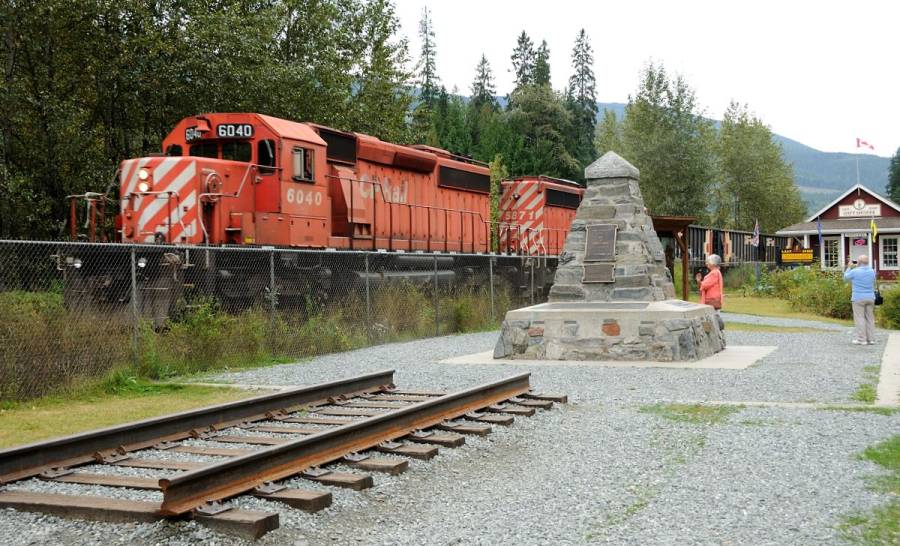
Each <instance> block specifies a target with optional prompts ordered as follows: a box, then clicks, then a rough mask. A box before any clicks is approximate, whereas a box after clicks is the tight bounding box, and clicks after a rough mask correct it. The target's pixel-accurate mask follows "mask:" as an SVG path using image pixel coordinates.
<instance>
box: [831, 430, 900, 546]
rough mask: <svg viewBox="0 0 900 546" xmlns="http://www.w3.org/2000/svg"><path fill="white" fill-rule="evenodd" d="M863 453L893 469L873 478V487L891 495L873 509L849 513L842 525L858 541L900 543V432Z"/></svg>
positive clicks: (846, 532)
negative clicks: (886, 501)
mask: <svg viewBox="0 0 900 546" xmlns="http://www.w3.org/2000/svg"><path fill="white" fill-rule="evenodd" d="M859 457H860V458H861V459H864V460H868V461H871V462H873V463H875V464H877V465H879V466H881V467H882V468H884V469H885V470H887V471H888V472H889V473H888V474H887V475H882V476H878V477H876V478H875V479H873V480H871V482H870V487H871V488H872V489H874V490H876V491H880V492H882V493H887V494H888V495H890V496H891V499H890V500H889V501H888V503H887V504H885V505H883V506H879V507H878V508H875V509H874V510H872V511H871V512H868V513H860V514H854V515H851V516H848V517H846V518H845V519H844V522H843V523H842V524H841V525H840V527H839V529H840V530H841V533H842V534H843V536H844V538H845V539H847V540H848V541H849V542H852V543H854V544H865V545H876V544H900V435H894V436H891V437H890V438H888V439H887V440H885V441H883V442H881V443H878V444H876V445H874V446H871V447H868V448H866V450H865V451H863V452H862V453H861V454H860V455H859Z"/></svg>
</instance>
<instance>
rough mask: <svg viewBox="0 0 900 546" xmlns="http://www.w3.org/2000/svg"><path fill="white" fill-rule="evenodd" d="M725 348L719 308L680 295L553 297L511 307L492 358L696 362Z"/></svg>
mask: <svg viewBox="0 0 900 546" xmlns="http://www.w3.org/2000/svg"><path fill="white" fill-rule="evenodd" d="M724 348H725V336H724V334H723V333H722V330H721V329H720V328H719V325H718V317H716V312H715V310H714V309H713V308H712V307H710V306H708V305H700V304H697V303H689V302H686V301H681V300H663V301H634V302H628V301H622V302H553V303H542V304H540V305H533V306H531V307H525V308H523V309H517V310H514V311H509V312H508V313H507V314H506V320H505V321H504V322H503V326H502V329H501V333H500V339H499V340H498V341H497V345H496V347H495V348H494V358H513V359H515V358H521V359H531V360H652V361H658V362H672V361H692V360H699V359H702V358H706V357H708V356H711V355H713V354H715V353H717V352H719V351H721V350H722V349H724Z"/></svg>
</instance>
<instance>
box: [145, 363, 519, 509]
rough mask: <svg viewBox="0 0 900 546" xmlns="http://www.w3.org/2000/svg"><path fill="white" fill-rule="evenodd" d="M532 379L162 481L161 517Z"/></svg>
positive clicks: (368, 444)
mask: <svg viewBox="0 0 900 546" xmlns="http://www.w3.org/2000/svg"><path fill="white" fill-rule="evenodd" d="M530 375H531V374H529V373H524V374H521V375H516V376H512V377H509V378H507V379H503V380H500V381H495V382H493V383H487V384H484V385H480V386H477V387H473V388H470V389H466V390H463V391H460V392H456V393H451V394H446V395H442V396H438V397H434V398H431V399H429V400H427V401H424V402H420V403H417V404H413V405H411V406H409V407H405V408H402V409H398V410H396V411H391V412H388V413H385V414H382V415H378V416H375V417H370V418H368V419H365V420H361V421H356V422H353V423H351V424H348V425H344V426H341V427H338V428H334V429H331V430H326V431H323V432H320V433H318V434H313V435H310V436H306V437H304V438H301V439H298V440H294V441H292V442H289V443H287V444H282V445H279V446H273V447H271V448H267V449H264V450H261V451H258V452H255V453H252V454H249V455H244V456H242V457H237V458H234V459H231V460H228V461H225V462H223V463H220V464H216V465H211V466H207V467H205V468H202V469H199V470H194V471H189V472H186V473H185V474H182V475H179V476H176V477H174V478H168V479H167V478H163V479H161V480H159V485H160V488H161V489H162V490H163V502H162V505H161V507H160V510H161V513H162V514H163V515H169V516H174V515H179V514H183V513H186V512H188V511H190V510H192V509H193V508H196V507H197V506H200V505H202V504H204V503H206V502H210V501H217V500H222V499H226V498H229V497H233V496H236V495H240V494H242V493H244V492H246V491H249V490H251V489H253V488H255V487H257V486H259V485H261V484H263V483H265V482H268V481H274V480H280V479H283V478H287V477H289V476H293V475H295V474H298V473H300V472H302V471H303V470H306V469H308V468H311V467H314V466H318V465H321V464H325V463H329V462H332V461H335V460H338V459H340V458H341V457H343V456H344V455H346V454H347V453H351V452H355V451H362V450H365V449H371V448H374V447H376V446H378V445H379V444H381V443H383V442H386V441H390V440H395V439H398V438H400V437H402V436H405V435H407V434H409V433H411V432H414V431H416V430H419V429H423V428H428V427H432V426H435V425H438V424H440V423H442V422H443V421H445V420H448V419H454V418H457V417H461V416H463V415H465V414H467V413H469V412H472V411H474V410H477V409H481V408H484V407H487V406H490V405H493V404H496V403H498V402H501V401H503V400H507V399H509V398H513V397H515V396H519V395H521V394H525V393H527V392H528V390H529V381H528V379H529V377H530Z"/></svg>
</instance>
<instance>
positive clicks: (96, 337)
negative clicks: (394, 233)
mask: <svg viewBox="0 0 900 546" xmlns="http://www.w3.org/2000/svg"><path fill="white" fill-rule="evenodd" d="M489 290H490V287H489V286H484V285H476V284H465V285H457V286H453V287H443V288H441V289H440V290H439V291H438V292H437V295H436V296H437V297H435V293H434V292H433V291H430V290H428V289H427V288H426V287H422V286H416V285H414V284H411V283H405V282H403V283H392V284H386V285H383V286H381V287H378V288H375V289H373V290H372V292H371V293H370V299H369V302H368V305H367V304H366V301H365V298H364V297H363V296H360V295H352V296H349V297H346V298H342V299H337V300H335V301H332V302H330V303H328V304H327V305H315V304H313V303H312V302H310V301H307V302H306V304H305V305H300V306H297V307H298V308H295V309H294V308H292V309H279V310H277V311H276V312H275V313H274V314H272V312H271V310H270V309H269V308H268V307H262V308H260V307H252V308H250V309H247V310H244V311H241V312H237V313H232V312H227V311H226V310H224V309H223V308H222V306H221V305H220V304H219V303H218V302H217V301H215V300H214V299H209V298H207V299H201V300H199V301H195V302H193V303H192V304H191V305H180V306H179V307H178V308H179V312H178V313H177V314H176V315H174V316H172V317H171V318H170V319H169V320H167V321H166V323H165V325H164V326H163V327H161V328H154V326H153V324H152V321H149V320H147V321H143V322H141V324H140V325H139V327H138V336H137V340H138V341H137V353H134V352H133V349H132V347H133V345H132V344H133V328H132V324H131V321H130V315H129V314H128V313H123V314H122V315H120V316H100V315H92V314H90V313H84V312H80V311H76V310H72V309H68V308H66V306H65V305H64V304H63V297H62V294H61V293H57V292H42V293H30V292H6V293H0V398H2V399H4V400H25V399H29V398H35V397H40V396H44V395H47V394H54V393H61V392H66V391H68V390H79V389H80V390H82V391H83V390H84V389H96V388H98V386H97V385H98V383H99V385H100V387H99V388H102V389H104V390H106V391H109V392H120V391H123V389H124V390H129V389H133V388H134V386H135V385H139V384H140V383H141V382H142V381H146V380H148V379H149V380H159V379H167V378H171V377H175V376H184V375H191V374H196V373H202V372H207V371H212V370H220V369H227V368H235V367H249V366H259V365H264V364H268V363H271V362H285V361H291V360H296V359H298V358H303V357H308V356H315V355H320V354H324V353H331V352H338V351H346V350H350V349H354V348H359V347H364V346H367V345H372V344H377V343H386V342H391V341H402V340H409V339H417V338H421V337H426V336H431V335H434V334H435V331H436V321H437V326H438V330H439V332H440V333H441V334H449V333H454V332H471V331H481V330H487V329H491V328H496V327H497V326H498V325H499V323H500V321H501V320H502V319H503V317H504V316H505V314H506V311H507V310H508V309H510V308H511V307H512V306H513V297H512V295H511V294H512V290H511V288H510V287H507V286H505V285H503V283H500V282H499V281H498V285H497V286H495V290H494V309H495V312H494V313H493V316H492V313H491V300H490V296H489Z"/></svg>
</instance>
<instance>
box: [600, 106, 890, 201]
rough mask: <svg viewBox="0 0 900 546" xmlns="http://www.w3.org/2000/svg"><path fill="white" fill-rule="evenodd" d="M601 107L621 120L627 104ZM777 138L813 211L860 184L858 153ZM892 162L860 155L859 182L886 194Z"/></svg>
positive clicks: (601, 110)
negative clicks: (819, 148)
mask: <svg viewBox="0 0 900 546" xmlns="http://www.w3.org/2000/svg"><path fill="white" fill-rule="evenodd" d="M597 107H598V108H597V110H598V111H599V112H600V113H599V115H598V119H600V118H602V116H603V111H604V110H612V111H613V112H615V114H616V118H617V119H619V120H620V121H621V119H622V118H623V117H624V115H625V104H623V103H621V102H599V103H597ZM714 121H715V120H714ZM718 124H719V122H718V121H716V125H717V126H718ZM774 137H775V140H777V141H778V142H780V143H781V147H782V149H783V150H784V159H785V160H786V161H787V162H788V163H791V164H792V165H793V166H794V181H795V182H796V183H797V186H798V187H799V188H800V195H801V196H802V197H803V200H804V201H805V202H806V208H807V210H808V211H809V213H810V214H812V213H814V212H816V211H817V210H819V209H821V208H822V207H824V206H825V205H827V204H828V203H830V202H831V201H833V200H834V199H835V198H837V196H838V195H840V194H841V193H843V192H845V191H846V190H847V189H848V188H849V187H850V186H852V185H854V184H856V158H857V155H856V154H846V153H841V152H822V151H819V150H816V149H815V148H810V147H809V146H807V145H805V144H801V143H800V142H797V141H796V140H792V139H790V138H787V137H783V136H781V135H778V134H775V135H774ZM889 165H890V159H888V158H886V157H878V156H875V155H868V154H862V155H859V181H860V182H861V183H862V184H863V185H864V186H866V187H868V188H870V189H871V190H872V191H875V192H878V193H880V194H882V195H884V194H885V191H884V190H885V187H886V186H887V181H888V167H889Z"/></svg>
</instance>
